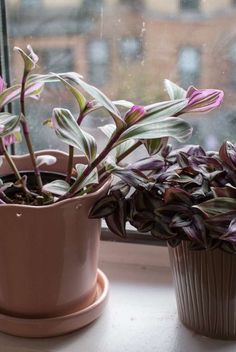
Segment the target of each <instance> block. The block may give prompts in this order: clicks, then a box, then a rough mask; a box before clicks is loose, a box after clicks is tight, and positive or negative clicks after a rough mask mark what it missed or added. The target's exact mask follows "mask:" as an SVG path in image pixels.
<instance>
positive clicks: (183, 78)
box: [178, 47, 201, 88]
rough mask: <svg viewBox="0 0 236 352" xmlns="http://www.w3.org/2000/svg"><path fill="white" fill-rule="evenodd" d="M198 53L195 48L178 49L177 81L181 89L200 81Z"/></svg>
mask: <svg viewBox="0 0 236 352" xmlns="http://www.w3.org/2000/svg"><path fill="white" fill-rule="evenodd" d="M200 69H201V67H200V52H199V50H198V49H196V48H191V47H185V48H182V49H180V52H179V57H178V70H179V80H180V84H181V85H182V86H183V87H185V88H186V87H188V86H189V85H197V84H199V79H200Z"/></svg>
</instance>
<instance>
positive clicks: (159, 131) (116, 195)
mask: <svg viewBox="0 0 236 352" xmlns="http://www.w3.org/2000/svg"><path fill="white" fill-rule="evenodd" d="M27 49H28V53H26V52H24V51H23V50H22V49H20V48H16V51H17V52H18V53H19V54H20V56H21V58H22V59H23V63H24V70H23V75H22V81H21V84H17V85H14V86H12V87H8V88H6V86H5V83H4V81H3V80H2V79H1V80H0V106H1V109H2V110H3V108H4V107H5V106H6V105H7V104H8V103H9V102H11V101H13V100H18V101H19V110H20V113H19V114H10V113H8V112H4V111H3V112H1V113H0V153H1V154H2V155H3V156H4V157H5V159H6V160H7V161H8V163H9V165H10V167H11V169H12V172H13V174H14V175H15V181H14V182H7V183H6V182H5V183H4V178H2V180H1V183H0V202H1V204H6V203H7V204H8V203H10V204H11V203H14V202H19V200H17V199H20V202H22V203H24V204H26V205H35V206H40V205H45V204H51V203H54V202H58V201H62V200H64V199H68V198H71V197H75V196H79V195H84V194H88V193H91V192H94V191H95V190H96V189H97V188H98V187H99V186H100V185H101V184H102V183H103V182H105V181H106V179H107V178H109V177H110V175H111V174H113V175H115V176H118V177H119V178H120V179H121V180H122V186H121V187H120V185H119V184H118V185H116V186H113V187H112V189H111V191H110V194H109V195H108V197H107V198H105V199H103V201H102V202H105V203H100V205H101V204H103V205H102V207H103V208H104V209H103V212H102V213H101V211H100V212H99V211H98V208H99V205H98V206H97V208H96V207H95V209H94V211H93V214H92V216H95V217H96V216H99V217H100V216H106V219H107V221H108V224H110V225H109V226H110V227H113V225H114V221H115V222H117V226H118V229H119V230H118V231H115V232H118V233H119V234H122V235H123V234H124V222H125V221H126V219H127V216H128V214H131V208H129V207H130V205H129V202H128V201H127V200H126V198H125V194H127V191H128V189H129V187H130V186H133V187H135V189H136V191H135V192H134V195H133V197H136V196H138V192H139V191H141V192H143V197H145V196H146V195H147V194H152V193H153V192H154V188H155V189H156V186H154V185H155V184H157V181H158V177H159V180H160V183H161V184H162V183H163V185H162V186H161V187H165V186H164V184H165V182H166V181H167V180H168V182H169V181H170V179H171V178H172V177H173V175H172V174H170V175H169V173H170V170H169V171H168V170H166V171H165V172H164V173H163V175H162V174H161V175H159V176H158V172H157V170H158V169H159V168H160V167H161V166H160V165H162V164H163V162H164V163H165V162H166V161H164V160H165V159H166V158H167V156H168V155H169V154H168V152H167V151H168V147H167V140H168V138H169V137H173V138H175V139H176V140H178V141H180V142H185V141H186V140H187V139H188V137H189V136H190V135H191V133H192V128H191V126H190V125H189V124H188V123H187V122H186V121H184V120H183V119H182V118H181V117H180V116H181V115H183V114H184V113H188V112H193V113H194V112H204V111H205V112H207V111H210V110H212V109H214V108H216V107H217V106H219V105H220V104H221V102H222V99H223V92H222V91H220V90H212V89H206V90H198V89H196V88H194V87H190V88H189V89H188V90H187V91H185V90H183V89H182V88H180V87H178V86H177V85H175V84H174V83H172V82H170V81H168V80H166V82H165V86H166V90H167V92H168V94H169V97H170V98H169V100H167V101H165V102H157V103H154V104H151V105H147V106H140V105H134V104H133V103H131V102H128V101H125V100H119V101H111V100H110V99H109V98H108V97H107V96H106V95H105V94H104V93H102V92H101V91H100V90H98V89H97V88H96V87H94V86H91V85H89V84H88V83H86V82H85V81H84V80H83V78H82V77H81V76H80V75H79V74H78V73H75V72H67V73H49V74H33V73H32V72H33V70H34V69H35V67H36V65H37V62H38V57H37V55H36V54H35V53H34V51H33V50H32V48H31V47H30V46H28V47H27ZM46 84H62V85H63V86H64V87H65V89H67V90H68V91H69V92H70V93H71V94H72V96H73V97H74V99H75V100H76V102H77V107H78V112H77V114H76V116H74V115H73V114H72V113H71V112H70V111H69V110H68V109H67V108H66V107H56V108H54V109H53V111H52V113H51V118H50V119H48V120H46V121H45V125H46V126H45V128H48V126H49V127H50V128H51V129H52V133H55V134H56V136H57V137H58V138H59V140H60V141H62V142H64V143H65V144H66V145H67V146H68V167H67V174H66V175H65V178H64V179H57V176H55V180H53V181H52V182H50V183H47V184H43V182H42V177H41V173H40V166H41V165H42V164H44V163H46V164H53V163H54V162H55V158H54V157H53V156H50V155H44V156H38V157H36V156H35V153H34V148H33V145H32V142H31V138H30V133H29V127H28V117H27V114H26V108H25V105H26V99H25V98H27V97H32V98H36V99H39V96H40V94H41V93H42V91H43V88H44V86H45V85H46ZM81 90H82V91H81ZM82 92H83V93H82ZM120 107H121V108H122V109H121V110H124V108H125V110H126V111H125V113H122V112H121V110H120ZM99 109H103V110H105V111H106V112H107V115H108V116H110V117H112V119H113V123H112V124H107V125H105V126H102V127H101V128H100V129H101V130H102V132H103V133H104V134H105V135H106V136H107V138H108V141H107V144H106V146H105V147H104V149H103V150H102V151H101V153H100V154H98V153H97V145H96V140H95V138H94V137H93V136H92V135H90V134H88V133H87V132H86V131H85V130H84V129H83V127H82V123H83V121H84V119H85V118H86V119H87V118H89V113H91V112H92V111H95V110H99ZM20 134H23V136H24V139H25V141H26V144H27V147H28V150H29V154H30V157H31V162H32V170H33V171H34V174H35V186H34V187H33V189H31V187H30V186H29V184H28V180H27V175H22V174H21V173H20V172H19V171H18V170H17V167H16V165H15V163H14V160H13V158H12V157H11V155H10V154H9V152H8V150H7V146H8V145H9V144H11V143H13V142H17V141H19V139H20V138H19V135H20ZM141 145H144V146H145V148H146V150H147V153H148V155H149V158H148V159H146V160H145V161H143V160H141V161H137V162H135V163H134V164H133V165H131V166H130V165H129V166H128V167H126V166H124V165H122V164H121V162H122V160H123V159H124V158H125V157H126V156H128V155H129V154H130V153H132V152H133V151H134V150H135V149H136V148H138V147H139V146H141ZM75 150H78V151H79V152H80V153H82V154H83V155H84V156H85V157H86V159H87V164H86V165H84V164H77V165H75V166H74V162H73V160H74V153H75ZM165 154H166V155H165ZM157 155H158V156H157ZM163 155H165V156H163ZM163 158H164V159H163ZM1 162H2V160H1ZM173 165H174V164H173ZM173 165H172V168H173ZM163 167H164V166H163ZM148 170H149V171H151V175H149V173H147V172H146V171H148ZM175 174H176V173H175ZM175 177H176V175H175ZM158 182H159V181H158ZM127 185H128V186H127ZM9 188H10V189H11V190H12V189H13V190H15V192H17V193H21V195H22V197H20V198H19V197H18V198H17V199H15V198H14V199H12V198H11V197H10V196H9V192H8V190H9ZM160 189H161V188H160ZM148 192H150V193H148ZM169 193H170V194H169V197H171V192H169ZM138 197H139V196H138ZM141 197H142V196H141ZM110 199H112V200H113V202H111V201H110ZM154 199H156V196H155V197H154ZM117 204H118V205H117ZM117 206H118V208H117ZM128 208H129V209H128ZM117 209H119V210H118V212H117ZM135 209H136V208H135V206H134V208H133V215H132V216H131V215H129V216H128V218H129V219H130V221H131V223H133V224H135V223H136V222H137V221H139V220H137V219H136V215H135ZM104 211H105V213H104ZM106 211H107V213H106ZM194 211H196V212H197V213H199V212H200V210H199V209H197V208H196V210H195V208H194ZM121 213H122V214H123V215H122V216H120V215H121ZM114 214H116V215H114ZM117 214H118V217H119V219H122V221H117V220H116V217H117ZM158 216H159V215H157V217H158ZM109 219H112V220H109ZM145 221H146V220H145ZM112 224H113V225H112ZM140 226H141V227H142V226H144V224H143V225H140ZM140 226H139V225H138V226H137V227H138V228H140ZM145 226H146V227H145ZM145 226H144V227H143V230H150V226H149V227H148V225H145ZM163 226H164V225H163ZM171 234H172V232H171V233H170V236H171Z"/></svg>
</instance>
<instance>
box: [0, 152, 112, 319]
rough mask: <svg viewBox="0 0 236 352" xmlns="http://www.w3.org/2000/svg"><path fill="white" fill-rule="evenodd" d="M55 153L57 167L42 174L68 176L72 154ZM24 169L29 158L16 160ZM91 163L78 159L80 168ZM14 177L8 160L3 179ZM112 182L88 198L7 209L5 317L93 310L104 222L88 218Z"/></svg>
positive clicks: (0, 243)
mask: <svg viewBox="0 0 236 352" xmlns="http://www.w3.org/2000/svg"><path fill="white" fill-rule="evenodd" d="M42 154H50V155H54V156H56V158H57V162H56V164H54V165H52V166H43V167H42V168H41V170H44V171H51V172H62V173H65V170H66V168H67V154H65V153H63V152H59V151H42V152H38V153H37V155H42ZM14 160H15V163H16V165H17V166H18V168H19V170H30V169H31V162H30V159H29V156H28V155H23V156H15V157H14ZM78 162H85V160H84V158H81V157H76V158H75V163H78ZM7 173H11V170H10V169H9V167H8V165H7V163H6V162H5V161H4V164H3V166H2V167H1V174H7ZM109 184H110V182H109V181H108V182H106V183H105V184H104V185H102V186H101V188H100V189H99V190H98V191H97V192H95V193H93V194H91V195H86V196H83V197H76V198H72V199H68V200H64V201H62V202H59V203H56V204H53V205H48V206H42V207H34V206H24V205H6V206H5V205H1V206H0V219H1V233H0V313H1V314H5V315H8V316H14V317H17V316H18V317H19V316H20V317H22V318H37V319H38V318H49V317H56V316H62V315H65V314H70V313H72V312H75V311H79V310H81V309H83V308H84V307H87V306H89V305H90V304H91V303H92V302H93V301H94V298H95V295H96V281H97V264H98V249H99V239H100V221H99V220H90V219H88V213H89V210H90V209H91V207H92V206H93V204H94V203H95V202H96V200H97V199H99V198H100V197H102V196H104V195H105V194H106V192H107V190H108V187H109Z"/></svg>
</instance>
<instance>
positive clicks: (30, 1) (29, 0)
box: [20, 0, 42, 11]
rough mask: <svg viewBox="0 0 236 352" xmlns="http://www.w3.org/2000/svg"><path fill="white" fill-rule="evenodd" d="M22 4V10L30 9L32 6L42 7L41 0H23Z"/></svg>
mask: <svg viewBox="0 0 236 352" xmlns="http://www.w3.org/2000/svg"><path fill="white" fill-rule="evenodd" d="M20 6H21V9H22V10H27V11H30V9H31V8H38V9H39V8H41V6H42V1H41V0H21V2H20Z"/></svg>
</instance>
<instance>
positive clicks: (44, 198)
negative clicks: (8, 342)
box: [0, 46, 221, 337]
mask: <svg viewBox="0 0 236 352" xmlns="http://www.w3.org/2000/svg"><path fill="white" fill-rule="evenodd" d="M16 50H17V51H18V53H19V54H20V55H21V58H22V59H23V63H24V70H23V76H22V81H21V83H20V84H16V85H13V86H11V87H8V88H6V86H5V83H4V81H3V80H2V79H1V81H0V107H1V109H2V112H1V113H0V151H1V154H2V157H1V184H0V212H1V218H2V219H3V220H4V221H3V224H2V231H1V236H0V312H1V319H0V331H4V332H7V333H10V334H15V335H20V336H31V337H32V336H33V337H39V336H54V335H60V334H63V333H66V332H69V331H73V330H75V329H77V328H79V327H82V326H84V325H86V324H88V323H89V322H91V321H93V320H94V319H96V318H97V317H98V316H99V315H100V314H101V312H102V311H103V308H104V306H105V304H106V300H107V293H108V280H107V278H106V276H105V275H104V274H103V273H102V272H101V271H99V270H98V268H97V261H98V249H99V238H100V220H98V219H91V218H89V216H88V215H89V213H90V212H91V209H92V208H93V207H94V205H95V204H96V202H97V201H98V200H99V199H101V198H103V197H104V196H105V195H106V193H107V192H108V190H109V188H110V184H111V175H112V174H113V175H116V176H119V177H120V178H121V180H123V181H124V180H125V181H128V183H129V184H130V183H132V185H134V186H139V185H141V186H142V187H144V188H145V187H146V185H147V182H149V181H148V180H149V178H148V176H147V175H145V173H143V172H142V169H140V168H139V167H136V166H137V165H134V168H128V169H127V168H126V167H123V166H122V165H121V164H120V162H121V161H122V160H123V159H124V158H125V157H126V156H127V155H129V154H130V153H131V152H132V151H134V150H135V149H136V148H138V147H139V146H140V145H144V146H145V147H146V149H147V151H148V152H149V153H150V154H156V153H158V151H160V150H163V146H164V145H165V144H166V138H168V137H170V136H171V137H174V138H175V139H177V140H178V141H181V142H184V141H185V140H186V139H187V138H188V137H189V136H190V134H191V131H192V128H191V126H190V125H189V124H188V123H187V122H186V121H184V120H183V119H181V118H180V117H179V115H181V114H184V113H185V112H188V111H191V110H194V109H197V105H198V104H201V103H202V104H203V105H205V106H206V105H209V103H212V101H213V104H215V105H218V104H219V103H220V100H221V92H219V91H210V92H209V91H204V93H203V92H202V91H198V90H193V89H190V90H189V91H188V93H187V94H185V91H184V90H181V89H179V93H181V94H180V95H182V96H179V97H177V96H176V94H175V90H176V86H175V85H174V84H171V83H170V82H167V86H169V89H171V90H172V93H171V94H172V95H175V96H172V97H171V99H170V100H169V101H165V102H158V103H155V104H151V105H148V106H137V105H134V104H132V103H130V102H127V101H124V100H121V101H116V102H112V101H111V100H109V99H108V98H107V97H106V96H105V95H104V94H103V93H102V92H101V91H99V90H98V89H97V88H95V87H93V86H91V85H89V84H88V83H86V82H85V81H84V80H83V79H82V77H81V76H80V75H79V74H77V73H75V72H69V73H68V72H67V73H60V74H56V73H49V74H33V73H32V71H33V70H34V69H35V67H36V64H37V61H38V57H37V55H36V54H35V53H34V51H33V50H32V48H31V47H30V46H28V51H29V52H28V53H26V52H25V51H23V50H22V49H20V48H16ZM50 83H53V84H62V85H64V87H65V89H67V90H68V91H69V92H71V93H72V96H73V97H74V98H75V100H76V102H77V112H76V116H74V115H73V114H72V113H71V112H70V111H69V110H68V109H66V108H65V107H63V108H54V109H53V111H52V112H51V118H50V119H47V120H46V121H45V125H46V126H45V128H48V126H49V127H50V128H51V130H52V133H53V134H55V135H56V136H57V137H58V138H59V140H60V141H62V142H64V143H65V144H66V145H67V146H68V153H64V152H60V151H55V150H54V151H53V150H41V151H37V152H35V151H34V147H33V144H32V141H31V137H30V133H29V125H28V117H27V106H26V104H25V102H26V98H27V97H32V98H36V99H38V98H39V96H40V94H41V93H42V91H43V87H44V85H45V84H50ZM79 88H82V90H83V91H84V93H82V92H81V90H80V89H79ZM205 93H206V94H205ZM204 94H205V95H204ZM88 96H89V97H88ZM13 100H18V101H19V114H12V113H9V112H4V111H3V108H4V107H5V106H6V105H7V104H8V103H9V102H11V101H13ZM117 106H119V107H120V109H118V107H117ZM99 109H103V110H105V111H106V112H107V113H108V115H109V116H110V117H112V119H113V123H110V124H107V125H105V126H102V127H101V130H102V131H103V132H104V133H105V135H106V136H107V137H108V142H107V144H106V146H105V147H104V148H103V150H102V151H101V152H100V153H99V154H98V153H97V145H96V140H95V138H94V137H93V136H92V135H90V134H88V133H87V132H86V131H85V130H84V129H83V127H81V124H82V122H83V121H84V119H85V118H86V119H87V118H88V117H89V116H88V115H89V113H90V112H92V111H95V110H99ZM121 110H125V111H124V112H123V113H122V112H121ZM20 135H23V139H24V140H25V142H26V145H27V147H28V151H29V153H28V154H27V155H23V156H22V155H17V156H15V155H14V156H13V155H10V153H9V151H8V148H7V147H8V145H9V144H11V143H15V142H17V141H19V140H20ZM39 138H40V136H39ZM75 150H78V151H79V152H80V154H82V155H81V156H77V155H75ZM112 153H113V154H112ZM112 155H113V157H112ZM118 164H119V165H118ZM129 180H132V181H131V182H129ZM114 187H116V186H113V187H112V188H111V193H110V194H113V193H114V192H117V194H120V193H122V192H126V188H127V187H124V189H123V188H121V189H120V188H119V189H118V188H117V191H114V189H115V188H114ZM148 188H149V186H148ZM148 188H147V189H148ZM110 194H109V197H110ZM115 194H116V193H115ZM112 197H114V196H113V195H112ZM115 197H116V195H115ZM109 204H110V203H109ZM122 212H124V214H126V213H125V212H126V207H125V208H124V209H123V210H122V208H121V205H120V208H119V214H120V215H121V214H123V213H122ZM121 216H122V215H121ZM108 222H109V221H108ZM111 223H112V222H111ZM111 223H110V225H109V226H110V227H112V226H113V225H114V226H118V230H116V232H117V231H118V232H120V230H122V229H119V226H120V223H119V222H117V223H116V224H115V223H114V224H113V225H112V224H111ZM121 226H123V224H122V225H121Z"/></svg>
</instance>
